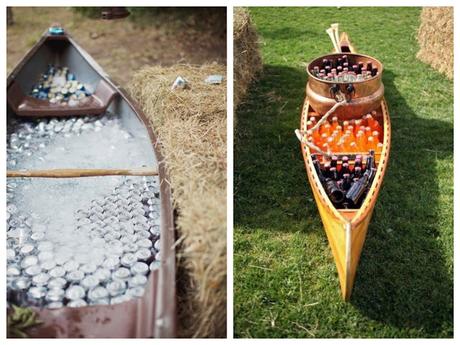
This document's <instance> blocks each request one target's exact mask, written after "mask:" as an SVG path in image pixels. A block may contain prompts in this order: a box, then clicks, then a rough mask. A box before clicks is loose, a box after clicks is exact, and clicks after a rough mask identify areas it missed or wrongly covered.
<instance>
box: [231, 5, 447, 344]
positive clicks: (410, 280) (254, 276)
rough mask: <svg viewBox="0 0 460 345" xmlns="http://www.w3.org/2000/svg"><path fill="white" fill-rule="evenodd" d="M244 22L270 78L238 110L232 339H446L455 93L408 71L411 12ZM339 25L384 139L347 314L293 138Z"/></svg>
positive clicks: (345, 11) (279, 16)
mask: <svg viewBox="0 0 460 345" xmlns="http://www.w3.org/2000/svg"><path fill="white" fill-rule="evenodd" d="M250 12H251V14H252V17H253V20H254V23H255V25H256V27H257V30H258V32H259V35H260V36H261V39H262V42H263V43H262V55H263V60H264V64H265V66H264V73H263V75H262V76H261V78H260V80H259V81H258V82H257V83H255V84H254V85H253V87H252V89H251V91H250V93H249V96H248V98H247V99H246V104H244V105H243V106H242V107H240V108H239V109H238V111H237V116H238V125H237V129H236V131H235V133H236V134H235V135H236V137H235V178H234V181H235V187H234V188H235V189H234V193H235V201H234V202H235V208H234V209H235V218H234V219H235V220H234V223H235V230H234V322H235V326H234V329H235V336H236V337H452V336H453V291H452V287H453V176H452V175H453V83H452V81H449V80H447V79H446V78H445V77H444V76H443V75H441V74H439V73H438V72H436V71H435V70H433V69H432V68H430V67H429V66H428V65H425V64H423V63H421V62H420V61H418V60H417V59H416V58H415V55H416V53H417V51H418V49H419V48H418V44H417V40H416V37H417V29H418V27H419V15H420V9H419V8H340V9H338V8H251V9H250ZM334 22H339V23H340V25H341V30H343V31H347V32H348V33H349V35H350V37H351V40H352V41H353V42H354V44H355V46H356V47H357V49H358V51H359V52H362V53H365V54H369V55H372V56H375V57H377V58H378V59H380V60H381V61H382V62H383V63H384V66H385V71H384V77H383V81H384V84H385V96H386V99H387V101H388V105H389V110H390V115H391V120H392V135H393V137H392V148H391V154H390V163H389V166H388V170H387V174H386V176H385V181H384V185H383V188H382V190H381V193H380V196H379V199H378V202H377V205H376V208H375V211H374V216H373V220H372V222H371V225H370V227H369V232H368V235H367V239H366V242H365V245H364V249H363V253H362V256H361V262H360V265H359V267H358V273H357V278H356V282H355V287H354V291H353V295H352V299H351V301H350V303H344V302H342V300H341V297H340V291H339V282H338V277H337V273H336V269H335V265H334V262H333V258H332V255H331V252H330V249H329V247H328V242H327V239H326V236H325V233H324V230H323V228H322V224H321V220H320V217H319V214H318V211H317V209H316V205H315V202H314V200H313V196H312V192H311V189H310V186H309V184H308V182H307V180H306V173H305V169H304V164H303V160H302V157H301V153H300V150H299V145H298V142H297V139H296V137H295V135H294V129H295V128H297V127H298V123H299V120H300V117H299V114H300V110H301V105H302V102H303V99H304V95H305V84H306V73H305V64H306V63H307V62H308V61H309V60H311V59H312V58H314V57H316V56H319V55H322V54H325V53H327V52H329V51H331V49H332V44H331V42H330V40H329V37H328V36H327V34H326V33H325V30H326V28H328V27H329V25H330V24H331V23H334Z"/></svg>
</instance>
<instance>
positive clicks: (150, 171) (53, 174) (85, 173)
mask: <svg viewBox="0 0 460 345" xmlns="http://www.w3.org/2000/svg"><path fill="white" fill-rule="evenodd" d="M120 175H127V176H157V175H158V168H156V167H154V168H137V169H49V170H8V171H7V172H6V176H7V177H45V178H69V177H91V176H120Z"/></svg>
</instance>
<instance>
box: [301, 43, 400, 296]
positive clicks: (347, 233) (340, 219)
mask: <svg viewBox="0 0 460 345" xmlns="http://www.w3.org/2000/svg"><path fill="white" fill-rule="evenodd" d="M347 39H348V38H347V36H346V35H342V38H341V42H340V46H341V47H343V46H348V47H350V52H354V49H353V47H352V46H351V45H350V44H349V42H348V40H347ZM312 113H314V111H313V109H312V108H311V107H310V105H309V102H308V98H307V99H305V102H304V105H303V109H302V114H301V121H300V128H301V130H304V131H306V130H307V119H308V117H309V114H312ZM361 115H363V114H361ZM377 119H379V121H380V123H381V124H383V126H382V128H383V149H382V152H381V153H380V154H376V157H375V161H376V165H377V173H376V175H375V177H374V180H373V182H372V185H371V188H370V190H369V192H368V194H367V196H366V197H365V199H364V201H363V203H362V205H361V207H360V208H359V209H337V208H336V207H335V206H334V205H333V204H332V203H331V201H330V199H329V197H328V196H327V194H326V192H325V190H324V188H323V186H322V185H321V182H320V181H319V178H318V175H317V173H316V171H315V168H314V166H313V161H312V157H311V150H310V148H309V147H308V146H307V145H305V144H302V143H301V150H302V156H303V158H304V162H305V168H306V170H307V176H308V180H309V182H310V185H311V188H312V191H313V195H314V198H315V201H316V204H317V206H318V210H319V214H320V216H321V220H322V222H323V226H324V229H325V231H326V235H327V238H328V241H329V245H330V247H331V250H332V254H333V257H334V260H335V263H336V266H337V271H338V275H339V281H340V288H341V293H342V297H343V299H344V300H346V301H347V300H349V299H350V296H351V292H352V289H353V284H354V281H355V276H356V270H357V267H358V264H359V259H360V256H361V251H362V249H363V245H364V241H365V238H366V234H367V229H368V227H369V223H370V221H371V218H372V213H373V210H374V206H375V203H376V202H377V197H378V194H379V191H380V188H381V186H382V182H383V177H384V175H385V171H386V167H387V164H388V158H389V154H390V142H391V125H390V117H389V113H388V108H387V105H386V102H385V100H383V101H382V102H381V104H380V107H379V108H378V109H377ZM339 120H340V119H339ZM363 154H366V153H365V152H363Z"/></svg>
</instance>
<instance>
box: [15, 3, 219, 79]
mask: <svg viewBox="0 0 460 345" xmlns="http://www.w3.org/2000/svg"><path fill="white" fill-rule="evenodd" d="M130 17H131V18H130ZM130 17H128V18H125V19H118V20H101V19H89V18H86V17H83V16H82V15H80V14H78V13H76V12H75V11H73V10H72V9H71V8H65V7H54V8H51V7H35V8H32V7H15V8H13V18H14V24H13V25H10V26H8V29H7V71H8V72H10V71H11V70H12V69H13V67H14V66H15V65H16V63H17V62H18V61H19V60H20V58H21V57H22V56H23V55H24V54H25V53H26V52H27V51H28V50H29V49H30V48H31V47H32V46H33V45H34V44H35V42H36V41H37V40H38V39H39V37H40V36H41V34H42V33H43V32H44V31H45V30H46V29H47V28H48V27H49V26H50V24H52V23H55V22H58V23H60V24H61V25H62V26H63V27H64V28H65V29H66V30H67V31H68V32H69V33H70V34H71V35H72V36H73V37H74V38H75V39H76V41H77V42H78V43H79V44H80V45H81V46H82V47H83V48H84V49H85V50H86V51H88V53H89V54H90V55H91V56H92V57H93V58H94V59H95V60H96V61H97V62H98V63H99V64H100V65H101V66H102V67H103V68H104V69H105V70H106V72H107V73H108V74H109V75H110V76H111V77H112V79H114V80H116V81H117V82H119V83H120V84H121V85H124V86H126V84H127V83H128V82H129V80H131V77H132V75H133V73H134V72H135V71H136V70H138V69H140V68H141V67H143V66H145V65H163V66H169V65H173V64H175V63H178V62H180V63H189V64H203V63H212V62H214V61H216V62H220V63H226V56H227V52H226V43H227V40H226V10H225V8H215V9H203V8H201V9H200V8H196V9H193V10H192V9H171V8H165V9H161V10H157V11H156V12H155V14H151V15H148V16H146V15H144V16H142V17H140V16H139V15H136V16H134V15H132V16H130Z"/></svg>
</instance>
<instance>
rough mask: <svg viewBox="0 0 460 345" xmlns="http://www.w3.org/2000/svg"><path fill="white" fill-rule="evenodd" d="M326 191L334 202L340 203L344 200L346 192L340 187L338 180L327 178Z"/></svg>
mask: <svg viewBox="0 0 460 345" xmlns="http://www.w3.org/2000/svg"><path fill="white" fill-rule="evenodd" d="M325 187H326V188H325V189H326V193H327V195H328V196H329V198H330V199H331V201H332V203H334V204H340V203H341V202H343V200H344V197H345V196H344V193H343V191H342V190H341V189H340V188H339V187H338V185H337V182H336V181H334V180H333V179H326V186H325Z"/></svg>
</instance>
